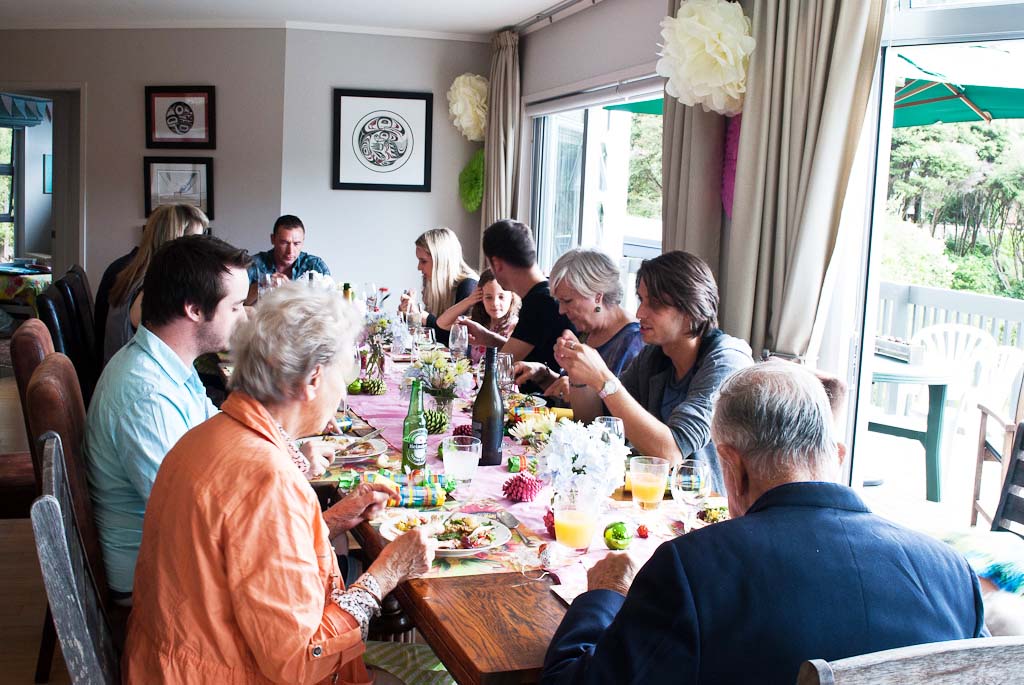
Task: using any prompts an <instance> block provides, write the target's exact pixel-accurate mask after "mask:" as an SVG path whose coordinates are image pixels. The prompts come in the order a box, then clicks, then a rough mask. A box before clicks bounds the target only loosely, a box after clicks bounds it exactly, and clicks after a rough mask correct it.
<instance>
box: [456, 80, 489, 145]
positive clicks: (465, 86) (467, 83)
mask: <svg viewBox="0 0 1024 685" xmlns="http://www.w3.org/2000/svg"><path fill="white" fill-rule="evenodd" d="M487 88H488V82H487V79H485V78H484V77H483V76H479V75H477V74H463V75H462V76H459V77H457V78H456V79H455V81H454V82H453V83H452V87H451V88H449V89H448V116H449V117H450V118H451V120H452V123H453V124H454V125H455V128H457V129H458V130H459V133H461V134H462V135H464V136H466V138H468V139H469V140H472V141H476V142H480V141H482V140H483V139H484V134H485V133H486V132H487Z"/></svg>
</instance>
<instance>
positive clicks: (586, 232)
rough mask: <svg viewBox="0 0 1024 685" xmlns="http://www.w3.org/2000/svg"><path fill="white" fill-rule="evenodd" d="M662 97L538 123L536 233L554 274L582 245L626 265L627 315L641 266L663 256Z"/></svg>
mask: <svg viewBox="0 0 1024 685" xmlns="http://www.w3.org/2000/svg"><path fill="white" fill-rule="evenodd" d="M659 105H660V98H658V99H657V100H652V101H648V102H630V103H623V104H618V105H609V106H600V107H590V108H583V109H577V110H572V111H569V112H560V113H557V114H551V115H547V116H541V117H537V118H536V119H535V122H534V126H535V129H534V180H533V217H532V221H533V226H534V229H535V230H536V231H537V244H538V251H539V255H538V260H539V262H540V266H541V268H542V269H544V270H545V271H548V270H549V269H550V268H551V266H552V264H554V262H555V260H557V259H558V257H559V256H561V255H562V254H563V253H565V252H566V251H567V250H569V249H571V248H574V247H577V246H580V245H582V246H587V247H598V248H600V249H602V250H604V251H605V252H607V253H608V254H609V255H610V256H612V257H617V258H618V259H620V263H621V266H622V271H623V289H624V292H625V294H626V301H625V303H624V304H625V305H626V307H627V308H632V307H634V306H635V293H634V292H633V291H634V283H635V274H636V270H637V268H639V265H640V262H641V261H642V260H643V259H648V258H650V257H654V256H657V255H659V254H661V132H662V116H661V114H660V111H661V107H660V106H659Z"/></svg>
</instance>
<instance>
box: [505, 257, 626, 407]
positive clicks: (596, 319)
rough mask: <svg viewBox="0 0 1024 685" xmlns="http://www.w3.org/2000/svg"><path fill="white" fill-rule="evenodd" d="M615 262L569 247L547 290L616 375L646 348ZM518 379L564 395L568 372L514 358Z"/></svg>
mask: <svg viewBox="0 0 1024 685" xmlns="http://www.w3.org/2000/svg"><path fill="white" fill-rule="evenodd" d="M620 273H621V272H620V271H619V267H618V266H617V265H616V264H615V262H613V261H612V259H611V257H609V256H608V255H606V254H605V253H604V252H601V251H600V250H594V249H590V248H576V249H573V250H569V251H568V252H566V253H565V254H563V255H562V256H561V257H559V258H558V261H557V262H555V265H554V266H552V267H551V275H550V276H548V280H549V281H550V282H551V294H552V295H554V296H555V299H556V300H558V311H559V313H561V314H565V315H566V316H568V317H569V320H570V321H572V325H573V326H575V327H576V333H577V335H579V339H580V340H582V341H583V342H585V343H587V344H588V345H590V346H591V347H593V348H595V349H596V350H597V353H598V354H600V355H601V358H602V359H603V360H604V363H605V364H606V365H607V366H608V369H609V370H610V371H611V373H612V374H614V375H615V376H618V375H619V374H620V373H622V370H623V369H625V368H626V366H628V365H629V363H630V362H631V361H633V358H634V357H636V356H637V355H638V354H640V350H642V349H643V348H644V341H643V336H642V335H641V334H640V324H639V323H637V321H636V319H635V318H633V317H632V316H631V315H630V314H629V312H627V311H626V310H625V309H623V308H622V283H621V282H620ZM515 371H516V383H518V384H519V385H522V384H523V383H525V382H526V381H533V382H534V383H536V384H537V385H539V386H540V387H542V388H544V394H545V395H547V396H548V397H557V398H558V399H560V400H568V399H569V397H570V388H569V378H568V377H567V376H559V375H558V374H557V373H555V372H554V371H552V370H551V368H550V367H548V366H545V365H544V364H540V363H537V362H518V363H517V364H516V367H515Z"/></svg>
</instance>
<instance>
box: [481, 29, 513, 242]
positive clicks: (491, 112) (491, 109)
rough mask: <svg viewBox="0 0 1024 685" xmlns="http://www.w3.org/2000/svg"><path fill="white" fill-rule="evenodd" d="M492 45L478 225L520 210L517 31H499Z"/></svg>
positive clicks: (509, 216)
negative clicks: (482, 182) (482, 192)
mask: <svg viewBox="0 0 1024 685" xmlns="http://www.w3.org/2000/svg"><path fill="white" fill-rule="evenodd" d="M491 46H492V48H493V53H492V55H491V84H490V90H489V91H488V103H489V104H488V109H487V137H486V139H485V140H484V198H483V203H482V205H481V207H480V225H481V228H486V227H487V226H489V225H491V224H492V223H494V222H495V221H497V220H498V219H507V218H515V217H516V214H517V212H518V211H519V207H518V205H519V202H518V200H519V151H520V138H521V137H522V130H521V129H522V122H523V111H522V97H521V88H520V77H519V34H517V33H515V32H514V31H502V32H501V33H499V34H497V35H495V36H494V39H493V40H492V41H491Z"/></svg>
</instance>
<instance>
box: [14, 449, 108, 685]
mask: <svg viewBox="0 0 1024 685" xmlns="http://www.w3.org/2000/svg"><path fill="white" fill-rule="evenodd" d="M41 451H42V454H43V492H42V495H40V496H39V498H38V499H37V500H36V501H35V503H34V504H33V505H32V531H33V533H34V535H35V540H36V551H37V553H38V555H39V565H40V567H41V568H42V571H43V584H44V585H45V587H46V595H47V598H48V599H49V602H50V606H51V607H52V611H53V617H54V623H55V624H56V627H57V634H58V635H59V636H60V643H61V653H62V654H63V655H64V662H65V664H66V665H67V669H68V673H69V674H70V675H71V681H72V682H73V683H109V684H111V685H113V684H115V683H120V673H119V670H120V669H119V666H118V661H119V657H118V650H117V647H116V646H115V642H114V637H113V631H112V630H111V627H110V622H109V620H108V618H107V614H106V611H105V606H106V605H105V603H104V601H103V594H104V592H103V591H102V589H105V584H102V583H103V582H104V581H102V580H100V581H99V583H98V582H97V579H96V577H95V576H94V575H93V573H92V571H91V568H90V565H89V556H88V552H87V550H86V548H85V545H84V544H83V541H84V540H85V539H86V537H87V535H88V533H86V534H84V535H83V531H81V530H80V528H79V526H78V519H77V516H76V515H75V510H76V504H77V503H76V501H75V500H76V498H77V497H78V496H80V495H81V493H76V492H75V488H74V486H73V485H72V483H71V479H70V478H69V473H68V470H67V469H66V468H65V466H66V463H65V461H64V451H63V449H62V448H61V440H60V436H59V435H57V433H54V432H52V431H51V432H48V433H46V434H45V435H43V436H42V437H41Z"/></svg>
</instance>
